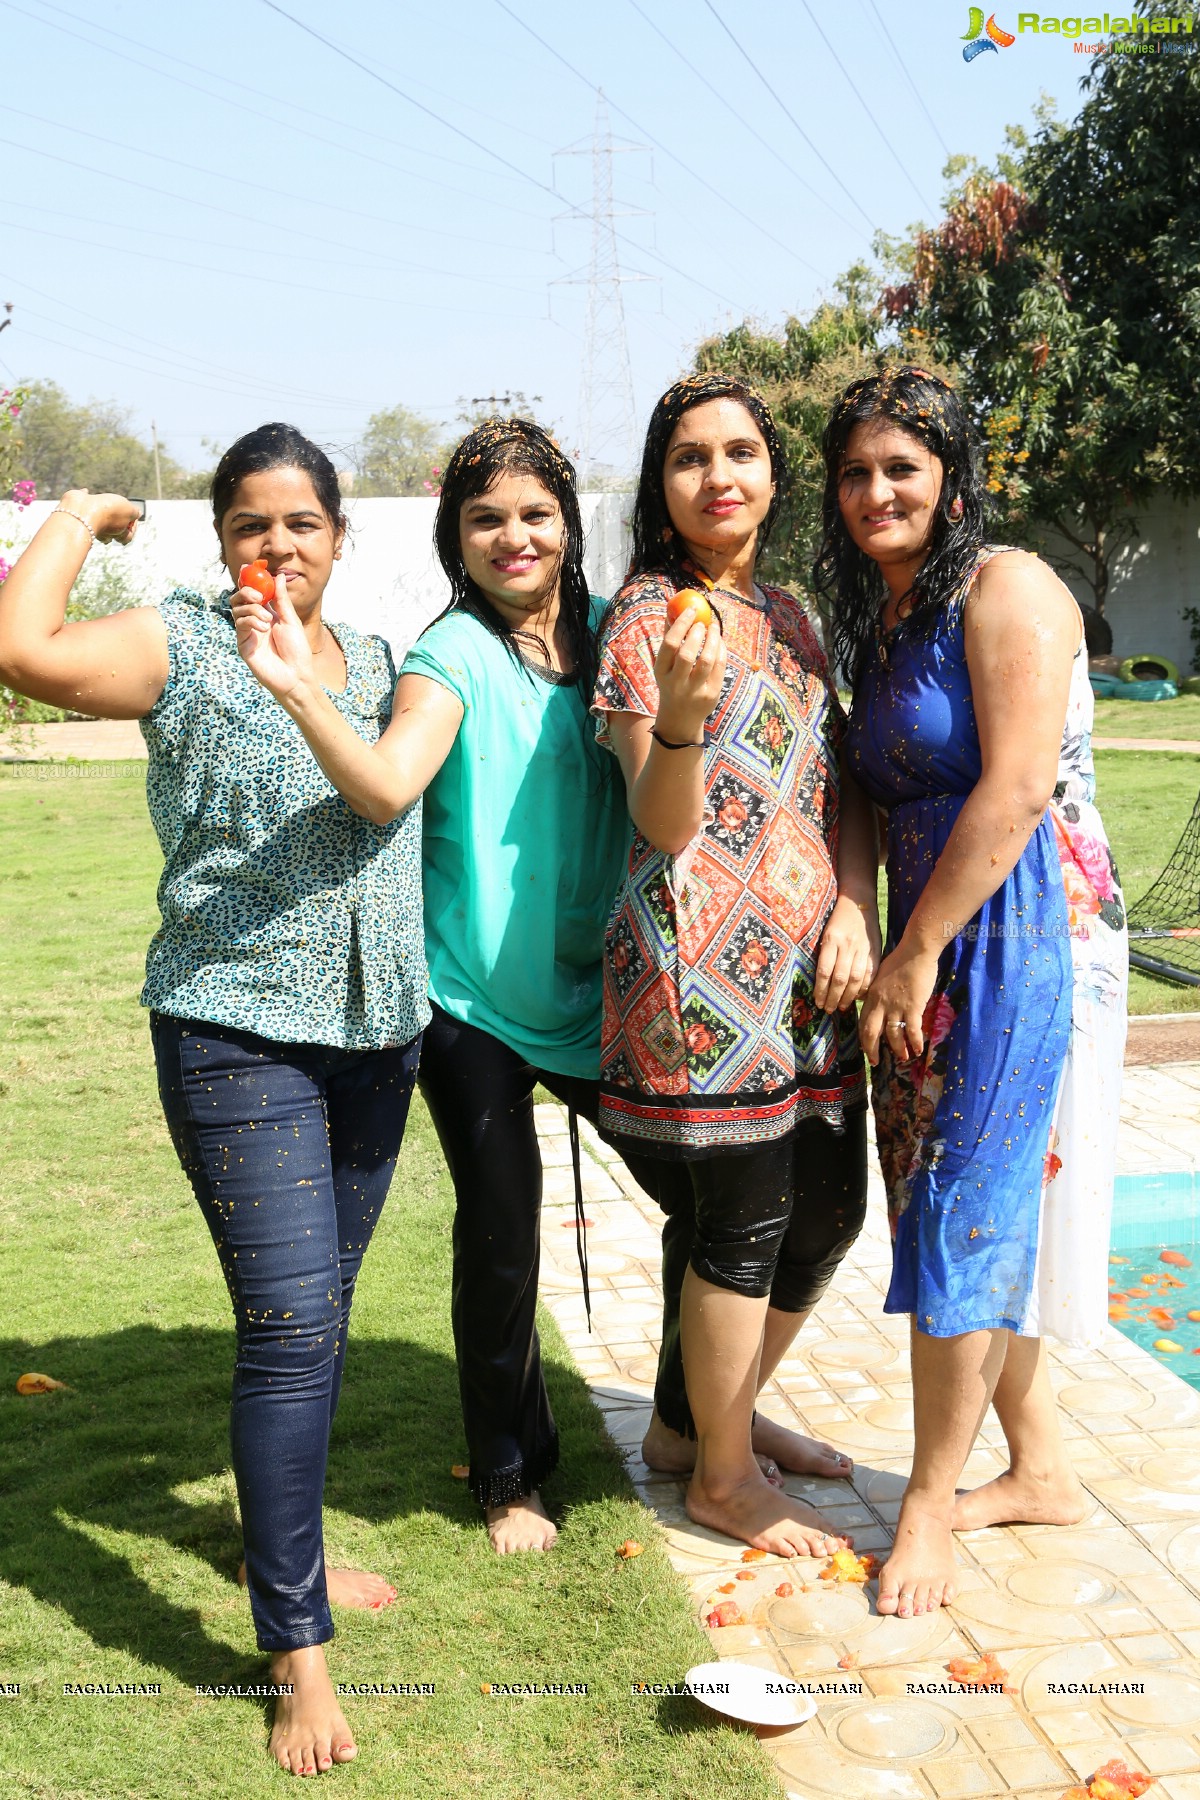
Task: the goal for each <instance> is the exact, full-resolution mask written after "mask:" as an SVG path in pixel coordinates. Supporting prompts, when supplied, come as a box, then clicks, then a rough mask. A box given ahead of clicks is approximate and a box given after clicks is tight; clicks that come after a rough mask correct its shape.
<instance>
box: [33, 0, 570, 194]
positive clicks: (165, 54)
mask: <svg viewBox="0 0 1200 1800" xmlns="http://www.w3.org/2000/svg"><path fill="white" fill-rule="evenodd" d="M6 3H8V0H6ZM34 3H35V5H38V6H40V7H42V8H43V10H44V11H46V12H54V13H61V14H62V15H63V17H64V18H65V19H74V21H75V23H76V24H77V25H87V26H89V27H90V28H91V29H92V30H93V31H102V32H104V34H105V36H106V37H115V38H119V39H120V40H121V42H122V43H123V44H137V45H138V47H139V48H140V49H143V50H148V51H149V52H150V54H151V56H159V57H161V58H162V59H163V60H164V61H165V62H173V63H179V64H180V65H181V67H183V68H185V69H196V68H199V71H200V73H202V74H204V75H208V76H211V77H212V79H213V80H214V81H223V82H225V83H226V85H227V86H229V87H235V88H240V89H241V91H242V92H243V93H245V94H252V95H253V96H254V99H255V101H256V102H257V103H258V104H261V103H262V100H263V98H264V95H263V92H262V89H261V87H254V86H253V85H252V84H251V83H250V82H248V81H236V80H235V79H234V77H233V76H232V75H225V74H222V73H220V72H219V71H218V70H216V69H208V68H204V67H203V66H202V65H198V64H195V63H192V62H190V61H189V60H188V59H187V58H186V57H183V56H173V55H172V54H171V52H170V51H169V50H162V49H160V48H159V47H158V45H157V44H147V43H146V42H144V40H143V39H141V38H133V37H129V36H127V34H126V33H125V32H123V31H115V30H114V29H113V27H112V26H111V25H98V24H97V23H96V22H95V20H94V19H88V18H86V17H84V16H83V15H82V14H80V13H75V12H72V11H71V9H70V7H67V6H56V5H54V4H53V0H34ZM12 10H13V11H18V10H21V9H19V8H17V7H13V9H12ZM25 16H26V17H27V18H31V19H32V18H36V15H35V14H33V13H27V14H26V15H25ZM39 23H45V24H50V23H52V21H51V20H49V19H47V20H44V21H39ZM416 86H417V87H418V88H424V90H425V91H426V93H429V94H436V95H437V96H438V98H439V99H441V100H454V99H455V98H456V96H455V95H454V94H448V93H446V91H445V89H444V88H436V87H434V86H433V84H432V82H428V81H418V82H417V83H416ZM472 110H473V111H474V112H476V113H477V115H478V117H479V118H481V119H488V120H490V121H491V123H492V124H493V125H501V126H503V127H504V128H505V130H507V131H515V132H516V133H517V135H518V136H519V137H526V138H528V139H529V141H530V143H533V144H537V145H539V146H540V147H541V148H542V149H543V150H548V149H549V148H550V139H549V138H544V137H539V136H538V134H537V132H535V131H530V130H528V128H527V127H526V126H524V125H519V124H517V123H516V122H515V121H514V120H512V119H506V118H502V117H501V116H499V115H498V114H496V113H486V112H484V111H482V109H481V108H479V107H473V108H472ZM322 116H323V117H325V118H326V119H328V117H329V115H328V114H324V115H322V114H319V113H311V114H310V117H312V118H320V117H322ZM329 123H330V124H336V123H339V121H337V120H332V119H331V120H329ZM346 129H347V130H351V131H354V130H359V131H361V130H362V127H361V126H346ZM364 135H366V136H369V137H379V139H380V142H381V143H388V142H393V143H394V142H395V141H396V140H395V139H391V140H389V139H387V138H384V137H383V136H382V134H381V133H378V132H366V133H365V134H364ZM404 147H405V148H408V149H412V148H414V146H413V145H407V146H404ZM467 166H469V165H466V164H464V165H463V167H467Z"/></svg>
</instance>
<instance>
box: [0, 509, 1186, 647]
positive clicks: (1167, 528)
mask: <svg viewBox="0 0 1200 1800" xmlns="http://www.w3.org/2000/svg"><path fill="white" fill-rule="evenodd" d="M632 501H633V497H632V495H630V494H584V495H582V496H581V509H582V512H583V521H584V525H585V527H586V529H587V537H588V545H587V557H586V567H587V572H588V579H589V581H590V583H591V587H592V591H593V593H597V594H603V595H605V596H606V597H607V596H609V595H611V594H614V593H615V592H616V590H617V588H618V587H619V586H620V584H621V581H622V579H623V577H624V574H625V566H626V560H627V557H628V550H629V524H628V521H629V515H630V512H631V511H632ZM436 506H437V502H436V501H434V500H424V499H422V500H368V499H357V500H356V499H347V502H346V511H347V513H348V514H349V516H350V520H351V539H350V542H349V544H348V546H347V548H346V551H345V554H344V556H343V558H342V560H341V562H339V563H337V564H336V565H335V567H334V573H333V578H332V580H331V582H330V584H329V590H328V596H327V602H326V604H327V606H328V609H329V613H330V616H331V617H332V618H335V619H337V618H342V619H347V620H349V622H350V623H351V624H352V625H357V626H358V627H359V628H360V629H362V630H365V631H377V632H379V633H380V634H381V635H382V636H383V637H385V638H387V639H388V641H389V642H390V643H391V645H392V648H393V651H394V652H395V654H396V655H397V656H400V655H402V654H403V653H404V651H405V650H406V649H407V648H408V646H409V644H411V643H412V641H413V639H414V638H415V637H416V636H417V634H418V632H419V631H420V630H421V628H422V626H424V625H425V624H427V623H428V621H429V620H430V619H432V618H434V617H435V616H436V614H437V613H439V612H440V611H441V609H442V607H443V606H444V605H445V603H446V599H447V592H446V585H445V582H444V581H443V579H442V573H441V570H440V569H439V568H438V566H437V561H436V558H435V557H434V554H433V516H434V512H435V510H436ZM50 510H51V505H50V503H49V502H41V501H38V502H35V504H34V505H33V506H31V507H29V508H28V509H27V510H26V511H25V512H22V513H18V511H17V509H16V507H15V506H12V505H11V504H10V505H0V555H5V556H7V558H8V559H9V561H11V560H12V559H13V557H14V555H15V552H14V551H12V550H8V551H5V550H4V549H3V547H2V546H3V540H4V539H5V538H7V537H11V538H13V539H14V540H15V542H16V544H17V546H18V547H20V545H21V544H23V543H25V542H26V541H27V540H28V538H29V537H30V536H31V535H32V533H33V532H34V531H35V530H36V528H37V526H38V525H40V524H41V522H42V520H43V519H44V518H45V517H46V514H47V513H48V512H49V511H50ZM215 550H216V538H215V536H214V534H213V529H212V518H211V514H210V513H209V509H208V506H207V504H206V502H204V501H203V500H152V501H151V502H150V503H149V516H148V518H147V520H146V523H145V524H144V525H142V526H141V527H140V529H139V532H138V537H137V539H136V540H135V542H134V544H133V545H132V546H131V547H130V548H129V549H128V550H124V549H122V548H121V547H120V546H116V545H114V546H112V547H110V548H107V549H104V550H101V551H95V550H94V551H93V552H92V555H91V557H90V558H89V564H91V563H94V562H96V561H104V562H108V563H109V564H111V565H112V566H113V567H118V568H122V569H123V570H124V571H126V585H127V591H128V593H129V598H130V603H131V604H136V603H138V602H141V603H143V604H152V603H153V602H154V601H155V600H157V599H159V598H161V596H162V595H163V594H165V593H167V592H169V590H170V589H171V588H172V587H175V586H184V587H199V588H200V589H201V591H202V592H212V593H215V592H216V591H217V590H218V589H219V588H220V587H221V586H222V585H223V574H222V571H221V568H220V565H219V563H218V561H217V557H216V554H215ZM1070 586H1071V588H1072V590H1073V592H1074V593H1075V596H1076V598H1077V599H1078V600H1080V601H1081V602H1083V603H1085V604H1086V603H1087V602H1088V601H1090V599H1091V593H1090V590H1089V589H1088V588H1087V586H1086V585H1085V584H1084V583H1083V582H1081V581H1074V580H1073V581H1072V582H1071V583H1070ZM1185 606H1200V499H1197V500H1191V501H1177V500H1167V499H1164V500H1162V501H1160V502H1157V503H1156V504H1155V505H1153V506H1151V507H1150V508H1149V509H1148V510H1147V512H1146V513H1145V515H1144V516H1143V518H1142V520H1141V535H1140V537H1139V538H1138V539H1137V540H1135V542H1134V543H1133V544H1132V545H1131V546H1130V548H1129V549H1128V550H1127V551H1125V552H1124V554H1123V555H1122V557H1121V558H1120V561H1119V564H1118V567H1117V570H1116V573H1115V576H1114V579H1113V582H1112V585H1111V587H1110V589H1109V595H1108V603H1107V617H1108V620H1109V623H1110V624H1111V626H1112V628H1113V635H1114V645H1113V648H1114V651H1115V653H1116V655H1117V656H1122V657H1123V656H1135V655H1154V654H1157V655H1160V656H1169V657H1171V658H1172V660H1173V661H1175V662H1176V663H1178V665H1179V668H1180V670H1181V672H1182V671H1186V670H1188V669H1190V668H1191V659H1192V649H1191V640H1190V637H1189V634H1188V628H1187V625H1186V624H1185V623H1184V620H1183V617H1182V609H1183V608H1184V607H1185Z"/></svg>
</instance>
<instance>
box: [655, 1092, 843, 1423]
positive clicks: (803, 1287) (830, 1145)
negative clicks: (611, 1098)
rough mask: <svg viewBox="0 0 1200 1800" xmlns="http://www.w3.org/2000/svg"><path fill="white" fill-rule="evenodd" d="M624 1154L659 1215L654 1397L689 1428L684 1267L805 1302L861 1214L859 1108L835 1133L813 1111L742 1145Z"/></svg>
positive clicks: (827, 1277)
mask: <svg viewBox="0 0 1200 1800" xmlns="http://www.w3.org/2000/svg"><path fill="white" fill-rule="evenodd" d="M625 1160H626V1163H627V1164H628V1167H629V1169H630V1172H631V1173H632V1174H633V1175H634V1177H635V1178H636V1179H637V1181H639V1182H640V1183H641V1185H642V1186H643V1187H644V1188H645V1189H646V1192H647V1193H648V1194H651V1195H652V1196H653V1197H654V1199H655V1200H657V1202H658V1204H659V1206H660V1207H661V1208H662V1210H663V1212H664V1213H665V1214H666V1220H665V1223H664V1225H663V1262H662V1274H663V1338H662V1348H661V1350H660V1352H659V1359H658V1379H657V1382H656V1384H655V1390H654V1401H655V1405H656V1406H657V1408H658V1415H659V1417H660V1418H661V1419H662V1421H663V1423H664V1425H669V1426H670V1428H671V1429H672V1430H673V1431H678V1432H681V1433H683V1435H684V1436H686V1437H695V1435H696V1428H695V1424H694V1422H693V1420H692V1413H691V1408H690V1406H689V1405H688V1401H687V1389H686V1387H685V1384H684V1378H683V1351H682V1348H681V1345H680V1340H679V1300H680V1295H681V1293H682V1291H683V1278H684V1275H685V1274H686V1273H687V1269H688V1265H689V1264H690V1265H691V1267H692V1268H693V1269H695V1271H696V1273H697V1274H698V1275H700V1276H702V1277H703V1278H704V1280H705V1281H710V1282H712V1283H713V1285H714V1286H715V1287H722V1288H728V1289H730V1290H731V1291H732V1292H733V1293H736V1294H745V1295H747V1296H749V1297H751V1298H757V1299H762V1298H763V1297H764V1296H765V1295H769V1296H770V1301H771V1305H772V1306H773V1307H775V1308H777V1309H778V1310H779V1311H780V1312H807V1311H808V1310H809V1309H810V1308H811V1307H813V1306H815V1305H816V1303H817V1301H818V1300H819V1299H820V1298H821V1295H822V1294H823V1293H824V1292H825V1289H826V1288H827V1287H828V1286H829V1283H830V1281H831V1280H832V1279H833V1275H834V1271H835V1270H836V1269H837V1266H838V1264H839V1263H840V1262H841V1260H842V1258H843V1257H844V1256H845V1254H846V1252H847V1251H848V1250H849V1249H850V1246H851V1245H852V1244H853V1242H854V1240H855V1238H856V1237H857V1236H858V1234H859V1232H860V1231H861V1230H862V1227H863V1221H864V1219H865V1218H866V1214H867V1115H866V1112H865V1110H861V1111H858V1112H855V1113H850V1114H848V1115H847V1117H846V1123H845V1130H844V1132H842V1133H841V1134H840V1135H838V1134H837V1133H835V1132H834V1131H832V1130H831V1129H830V1127H829V1126H828V1125H826V1124H825V1122H824V1120H822V1119H817V1118H809V1119H804V1120H802V1121H801V1123H800V1124H799V1125H798V1126H797V1127H796V1129H795V1131H793V1132H791V1133H790V1134H789V1135H788V1136H787V1137H784V1138H779V1139H777V1140H776V1141H775V1142H773V1143H769V1144H761V1145H759V1146H758V1147H757V1148H756V1149H754V1150H751V1151H748V1152H746V1153H745V1154H744V1155H733V1156H713V1157H707V1158H704V1159H703V1160H702V1161H699V1162H661V1161H656V1160H655V1159H654V1158H652V1157H648V1156H634V1155H629V1156H627V1157H626V1158H625Z"/></svg>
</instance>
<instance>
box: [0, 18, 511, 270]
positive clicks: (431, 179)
mask: <svg viewBox="0 0 1200 1800" xmlns="http://www.w3.org/2000/svg"><path fill="white" fill-rule="evenodd" d="M0 6H3V7H5V9H6V10H7V11H9V12H14V13H17V14H18V15H19V16H20V17H21V18H25V19H29V20H31V21H32V22H33V23H34V24H35V25H43V26H47V27H48V28H49V29H50V30H51V31H58V32H61V33H62V35H63V36H64V37H69V38H73V39H74V40H75V42H76V43H79V44H86V45H87V46H88V47H89V48H90V49H92V50H100V51H102V52H103V54H104V55H105V56H113V57H116V59H117V60H118V61H119V62H122V63H132V64H133V65H134V66H135V67H137V68H139V69H145V70H147V72H148V73H149V74H151V75H153V76H154V77H155V79H156V80H163V79H165V80H167V81H174V82H176V83H177V84H178V85H179V86H180V87H185V88H190V89H191V90H192V92H193V93H196V94H203V95H204V96H205V97H206V98H207V99H209V100H218V101H220V103H221V105H222V106H232V107H234V108H236V109H237V110H238V111H240V112H243V113H244V112H245V102H244V101H241V100H231V99H230V98H229V97H228V95H226V94H218V93H216V92H215V91H214V90H213V89H212V88H209V87H205V86H204V85H203V84H202V83H201V82H197V81H188V80H186V79H185V78H184V77H183V76H182V75H174V74H172V73H171V71H170V70H169V69H157V68H155V67H154V66H153V65H152V64H151V63H147V62H143V61H142V60H141V59H140V58H139V57H136V56H130V55H129V54H128V52H127V51H124V50H114V49H112V48H111V47H110V46H109V45H108V44H102V43H99V42H97V40H96V39H95V38H90V37H84V36H83V35H82V34H81V33H80V32H78V31H71V30H69V29H68V27H67V26H65V25H60V24H58V22H57V20H54V19H42V18H39V17H38V16H37V15H36V14H35V13H29V12H26V11H25V9H24V8H23V7H20V6H14V5H13V3H12V0H0ZM54 10H55V11H62V10H63V9H62V8H55V9H54ZM67 17H68V18H74V17H75V15H74V14H73V13H68V14H67ZM89 23H90V21H89ZM95 29H98V30H101V31H109V28H108V27H107V26H98V27H95ZM109 35H110V36H115V37H121V36H122V34H121V33H119V32H109ZM123 41H124V42H126V43H134V42H137V40H136V39H132V38H124V39H123ZM151 54H152V55H154V56H165V55H166V54H167V53H166V52H165V51H162V50H154V51H152V52H151ZM171 60H172V61H179V60H181V59H180V58H177V57H174V58H171ZM191 66H192V65H190V64H185V67H191ZM204 73H206V74H209V73H213V72H212V71H210V70H205V71H204ZM213 78H214V80H217V81H224V82H226V83H227V84H228V85H229V86H232V87H237V88H244V89H245V91H246V92H247V93H251V94H253V95H254V96H255V100H256V103H257V106H256V110H257V111H259V112H262V108H263V105H264V97H263V95H262V94H261V92H260V91H259V90H258V89H256V88H252V87H250V86H248V84H246V83H244V82H240V81H233V80H232V78H231V77H229V76H226V75H216V74H214V75H213ZM295 110H296V111H301V112H304V113H305V115H306V116H307V117H308V118H313V119H321V120H322V121H324V122H325V123H326V124H330V125H333V126H335V127H336V128H337V129H338V130H342V131H353V132H356V133H357V134H358V135H359V136H364V137H372V138H376V139H378V141H379V142H380V143H384V144H395V146H396V148H397V149H401V150H412V149H416V151H417V154H418V155H424V154H427V152H423V151H421V150H420V148H419V147H418V146H414V145H411V144H403V143H400V142H398V140H396V139H394V138H385V137H383V136H382V134H381V133H379V132H364V131H363V130H362V129H361V127H359V126H356V125H348V124H346V123H345V121H343V120H341V119H333V118H330V117H329V115H328V114H326V113H318V112H314V111H313V110H312V109H311V108H308V107H302V108H296V109H295ZM264 116H265V117H266V118H267V119H268V120H269V121H270V123H271V124H272V125H274V126H275V127H277V128H278V127H282V128H283V129H284V130H286V131H291V132H294V133H295V134H296V136H298V137H303V138H308V139H309V140H310V141H311V142H312V143H314V144H324V145H326V146H327V147H328V148H330V149H334V150H339V151H341V152H342V153H343V154H344V155H349V156H357V157H359V158H360V159H361V160H362V161H364V162H369V163H374V164H375V165H376V166H377V167H379V168H381V169H390V170H392V171H393V172H394V173H395V174H398V175H407V176H410V177H412V178H414V179H415V180H417V181H423V182H426V183H427V184H428V185H429V186H430V187H438V188H444V189H445V190H446V192H447V193H449V194H462V195H463V196H465V198H467V199H468V200H475V199H477V198H478V196H477V195H475V194H472V193H471V191H470V190H469V189H468V188H463V187H458V186H456V185H455V183H454V182H451V181H442V180H440V179H439V178H438V177H437V176H436V175H429V174H427V173H426V172H425V171H424V170H422V169H413V168H406V167H405V166H404V165H403V164H402V163H396V162H389V161H387V160H386V158H384V157H381V156H372V155H371V154H370V153H369V152H368V151H366V150H357V149H355V147H354V146H353V145H352V144H339V143H337V142H335V140H334V139H332V138H326V137H322V136H320V134H319V133H318V132H315V131H306V130H305V128H304V127H303V126H302V125H297V124H296V122H295V119H294V118H293V117H290V116H287V117H282V118H281V117H278V116H276V115H275V114H273V113H266V114H265V115H264ZM164 160H165V159H164ZM444 160H445V161H446V162H448V163H452V164H453V165H454V167H455V168H460V169H467V170H469V171H470V172H471V173H472V174H481V173H482V171H481V170H480V168H479V165H478V164H477V163H468V162H462V161H460V160H459V159H458V158H455V157H446V158H445V159H444ZM222 179H227V178H225V177H222ZM250 185H258V184H250ZM314 204H316V205H321V206H327V205H331V204H333V203H331V202H328V201H314ZM489 204H490V205H492V206H498V207H502V208H503V209H504V210H505V211H506V212H514V213H517V214H519V215H520V216H521V217H523V218H527V219H534V218H539V217H540V216H541V215H540V214H538V213H534V212H531V211H530V210H529V208H528V207H525V206H515V205H514V204H513V202H512V201H511V200H499V199H493V200H491V201H490V202H489ZM337 209H338V210H345V211H349V212H353V211H354V209H353V208H352V207H350V208H342V207H341V206H340V203H338V208H337ZM359 216H364V215H359ZM406 229H411V230H415V231H430V232H433V231H434V227H432V226H424V225H417V224H415V223H413V224H411V225H408V226H406ZM436 235H438V236H453V237H462V236H463V235H464V234H463V233H459V232H440V231H439V232H437V233H436Z"/></svg>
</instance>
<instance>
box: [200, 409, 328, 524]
mask: <svg viewBox="0 0 1200 1800" xmlns="http://www.w3.org/2000/svg"><path fill="white" fill-rule="evenodd" d="M264 469H302V470H303V471H304V473H305V474H306V475H307V476H308V478H309V480H310V481H311V482H312V484H313V491H314V493H315V494H316V496H317V499H318V500H319V501H320V503H321V511H322V512H323V513H324V514H325V517H326V518H327V519H328V520H329V523H330V525H331V526H332V527H333V530H334V532H335V534H336V533H337V532H339V531H345V530H346V529H347V527H348V525H349V523H350V521H349V520H348V519H347V517H346V515H345V513H344V512H343V511H342V491H341V489H340V488H339V486H338V478H337V470H336V469H335V468H334V466H333V464H332V463H331V462H330V460H329V458H328V457H327V456H326V454H325V452H324V451H323V450H322V449H321V448H320V446H319V445H317V444H314V443H313V441H312V439H311V438H306V437H305V435H304V433H303V432H302V431H297V429H296V427H295V426H294V425H279V424H275V425H259V426H258V427H257V428H256V429H255V430H254V431H248V432H247V433H246V434H245V436H244V437H240V438H238V440H237V442H236V443H233V444H230V446H229V448H228V450H226V452H225V454H224V456H223V457H222V458H221V460H220V462H219V463H218V464H217V466H216V468H215V469H214V470H213V478H212V486H211V488H210V490H209V492H210V495H211V499H212V509H213V524H214V525H215V526H216V528H217V535H218V537H219V536H220V533H221V521H222V519H223V518H224V517H225V514H226V513H227V512H228V511H229V508H230V506H231V505H232V504H233V496H234V494H235V493H236V492H237V486H238V483H239V482H240V481H244V480H245V478H246V476H247V475H259V474H261V473H262V471H263V470H264Z"/></svg>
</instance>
